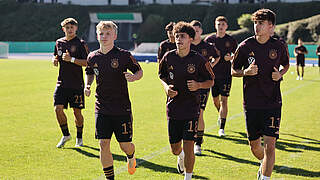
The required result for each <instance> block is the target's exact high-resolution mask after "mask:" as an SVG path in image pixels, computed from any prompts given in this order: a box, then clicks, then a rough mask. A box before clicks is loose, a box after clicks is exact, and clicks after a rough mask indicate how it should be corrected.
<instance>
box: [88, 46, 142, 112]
mask: <svg viewBox="0 0 320 180" xmlns="http://www.w3.org/2000/svg"><path fill="white" fill-rule="evenodd" d="M127 70H130V71H131V72H132V73H136V72H137V71H139V70H141V67H140V65H139V64H138V62H137V61H136V60H135V59H134V57H133V56H132V55H131V53H130V52H128V51H126V50H123V49H120V48H118V47H114V48H113V49H112V50H111V51H109V52H108V53H107V54H103V53H101V52H100V51H99V50H96V51H93V52H91V53H90V54H89V56H88V67H87V68H86V74H88V75H93V74H95V75H96V84H97V89H96V98H97V100H96V103H95V104H96V105H95V106H96V110H95V112H96V113H101V114H105V115H128V114H131V103H130V100H129V93H128V84H127V80H126V78H125V76H124V74H123V72H127Z"/></svg>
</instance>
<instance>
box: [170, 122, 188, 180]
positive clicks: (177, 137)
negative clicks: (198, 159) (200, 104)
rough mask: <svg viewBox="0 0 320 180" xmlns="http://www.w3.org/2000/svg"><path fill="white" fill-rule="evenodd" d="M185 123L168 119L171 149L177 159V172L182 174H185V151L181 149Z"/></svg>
mask: <svg viewBox="0 0 320 180" xmlns="http://www.w3.org/2000/svg"><path fill="white" fill-rule="evenodd" d="M183 127H184V121H178V120H175V119H168V134H169V142H170V149H171V152H172V154H174V155H176V156H178V157H177V170H178V172H179V173H180V174H182V173H184V169H185V168H184V157H185V155H184V151H183V149H182V147H181V143H182V137H183Z"/></svg>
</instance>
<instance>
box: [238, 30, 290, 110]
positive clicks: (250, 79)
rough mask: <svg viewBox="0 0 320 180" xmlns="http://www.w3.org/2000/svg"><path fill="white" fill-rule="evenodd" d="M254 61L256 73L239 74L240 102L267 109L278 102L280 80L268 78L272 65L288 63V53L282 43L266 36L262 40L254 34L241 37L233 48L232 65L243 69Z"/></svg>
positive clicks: (279, 105)
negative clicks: (241, 81)
mask: <svg viewBox="0 0 320 180" xmlns="http://www.w3.org/2000/svg"><path fill="white" fill-rule="evenodd" d="M253 61H255V64H256V65H257V66H258V74H257V75H255V76H244V77H243V99H244V101H243V105H244V108H245V109H270V108H278V107H281V105H282V100H281V92H280V80H279V81H273V80H272V72H273V71H274V69H273V68H274V67H276V68H278V69H279V66H280V65H282V66H286V65H288V64H289V54H288V51H287V50H286V47H285V45H284V44H283V43H282V42H280V41H278V40H276V39H274V38H270V39H269V40H268V41H267V42H266V43H265V44H260V43H258V42H257V40H256V39H255V37H254V36H253V37H250V38H248V39H246V40H244V41H243V42H242V43H241V44H240V45H239V47H238V49H237V50H236V52H235V55H234V60H233V69H238V70H239V69H246V68H248V67H249V65H250V64H251V63H252V62H253Z"/></svg>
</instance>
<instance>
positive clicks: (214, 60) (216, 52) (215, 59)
mask: <svg viewBox="0 0 320 180" xmlns="http://www.w3.org/2000/svg"><path fill="white" fill-rule="evenodd" d="M212 51H213V52H214V53H213V54H212V56H211V59H209V62H210V65H211V68H213V67H214V66H215V65H216V64H218V62H219V61H220V58H221V57H220V56H221V53H220V51H219V50H218V49H217V48H216V47H215V46H214V47H213V50H212Z"/></svg>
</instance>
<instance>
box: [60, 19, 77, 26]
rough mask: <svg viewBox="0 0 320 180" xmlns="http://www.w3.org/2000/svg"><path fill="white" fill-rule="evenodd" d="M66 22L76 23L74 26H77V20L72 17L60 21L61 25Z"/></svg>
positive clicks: (64, 24)
mask: <svg viewBox="0 0 320 180" xmlns="http://www.w3.org/2000/svg"><path fill="white" fill-rule="evenodd" d="M67 24H71V25H76V26H78V22H77V20H75V19H74V18H67V19H64V20H63V21H62V22H61V27H65V26H66V25H67Z"/></svg>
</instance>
